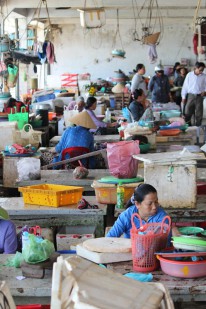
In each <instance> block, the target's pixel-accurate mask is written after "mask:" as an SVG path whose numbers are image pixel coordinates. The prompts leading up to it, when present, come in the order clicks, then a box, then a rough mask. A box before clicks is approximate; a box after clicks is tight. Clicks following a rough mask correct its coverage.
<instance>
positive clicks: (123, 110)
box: [122, 107, 133, 122]
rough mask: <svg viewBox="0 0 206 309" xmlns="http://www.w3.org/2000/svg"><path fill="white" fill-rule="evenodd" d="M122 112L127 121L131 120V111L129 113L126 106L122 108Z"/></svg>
mask: <svg viewBox="0 0 206 309" xmlns="http://www.w3.org/2000/svg"><path fill="white" fill-rule="evenodd" d="M122 114H123V117H124V118H126V119H127V122H133V121H132V117H131V113H130V111H129V109H128V107H123V108H122Z"/></svg>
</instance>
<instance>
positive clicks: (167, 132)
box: [159, 129, 181, 136]
mask: <svg viewBox="0 0 206 309" xmlns="http://www.w3.org/2000/svg"><path fill="white" fill-rule="evenodd" d="M180 132H181V130H180V129H170V130H160V131H159V134H160V135H161V136H175V135H178V134H180Z"/></svg>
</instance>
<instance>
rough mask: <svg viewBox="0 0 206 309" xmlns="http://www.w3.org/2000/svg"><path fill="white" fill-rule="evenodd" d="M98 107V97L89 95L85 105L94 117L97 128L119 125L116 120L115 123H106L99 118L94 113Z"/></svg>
mask: <svg viewBox="0 0 206 309" xmlns="http://www.w3.org/2000/svg"><path fill="white" fill-rule="evenodd" d="M96 107H97V99H96V98H95V97H92V96H91V97H88V99H87V101H86V105H85V110H86V111H87V113H88V114H89V116H90V117H91V118H92V120H93V122H94V123H95V125H96V127H97V128H111V127H115V126H116V125H117V123H116V122H113V123H106V122H103V121H101V120H99V119H98V118H97V116H96V115H95V113H94V110H95V109H96ZM91 131H93V132H94V131H96V130H91Z"/></svg>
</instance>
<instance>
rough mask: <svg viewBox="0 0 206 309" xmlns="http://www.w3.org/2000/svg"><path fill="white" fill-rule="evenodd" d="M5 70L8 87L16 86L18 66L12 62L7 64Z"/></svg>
mask: <svg viewBox="0 0 206 309" xmlns="http://www.w3.org/2000/svg"><path fill="white" fill-rule="evenodd" d="M7 70H8V77H7V86H8V87H9V88H14V87H15V86H16V81H17V78H18V71H19V68H18V67H17V66H16V65H14V64H9V65H8V67H7Z"/></svg>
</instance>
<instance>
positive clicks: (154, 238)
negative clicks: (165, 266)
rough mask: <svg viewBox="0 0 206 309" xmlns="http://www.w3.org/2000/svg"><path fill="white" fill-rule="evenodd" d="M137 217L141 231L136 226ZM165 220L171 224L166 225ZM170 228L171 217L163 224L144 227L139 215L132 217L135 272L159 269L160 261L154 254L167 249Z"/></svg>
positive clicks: (149, 224) (151, 224)
mask: <svg viewBox="0 0 206 309" xmlns="http://www.w3.org/2000/svg"><path fill="white" fill-rule="evenodd" d="M135 217H137V218H138V219H139V221H140V228H139V229H137V228H136V226H135V223H134V218H135ZM165 220H168V221H169V223H168V224H167V223H165ZM170 226H171V219H170V217H169V216H166V217H164V219H163V221H162V222H158V223H146V224H145V225H143V224H142V219H141V217H140V216H139V214H133V215H132V229H131V242H132V259H133V270H134V271H139V272H149V271H153V270H155V269H157V268H158V267H159V261H158V259H157V258H156V256H155V254H154V253H155V252H158V251H161V250H162V249H165V248H166V246H167V238H168V235H169V232H170Z"/></svg>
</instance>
